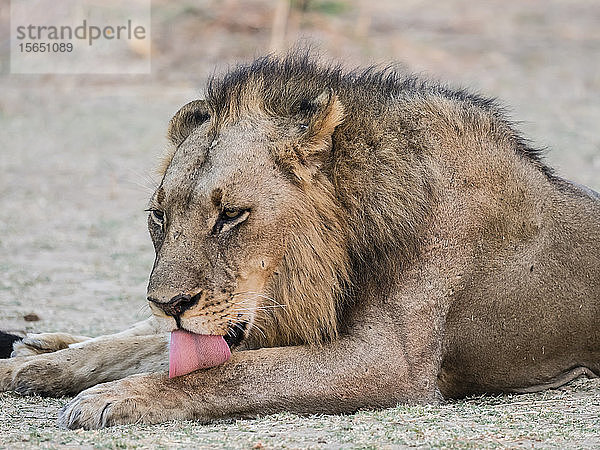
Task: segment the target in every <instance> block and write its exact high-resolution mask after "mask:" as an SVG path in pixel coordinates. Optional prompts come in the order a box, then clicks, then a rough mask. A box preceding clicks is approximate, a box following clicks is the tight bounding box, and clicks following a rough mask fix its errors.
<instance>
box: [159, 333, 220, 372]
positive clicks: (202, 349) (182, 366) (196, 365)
mask: <svg viewBox="0 0 600 450" xmlns="http://www.w3.org/2000/svg"><path fill="white" fill-rule="evenodd" d="M230 356H231V351H230V350H229V346H228V345H227V342H225V339H223V336H213V335H208V334H194V333H189V332H187V331H183V330H176V331H173V332H172V333H171V345H170V347H169V378H173V377H179V376H181V375H185V374H188V373H190V372H193V371H194V370H198V369H207V368H209V367H214V366H218V365H219V364H222V363H224V362H225V361H227V360H228V359H229V357H230Z"/></svg>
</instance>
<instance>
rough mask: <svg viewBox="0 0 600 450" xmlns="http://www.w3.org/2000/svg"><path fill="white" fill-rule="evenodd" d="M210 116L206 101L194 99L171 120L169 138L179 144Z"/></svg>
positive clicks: (174, 143) (176, 144)
mask: <svg viewBox="0 0 600 450" xmlns="http://www.w3.org/2000/svg"><path fill="white" fill-rule="evenodd" d="M209 118H210V114H209V113H208V108H207V106H206V101H204V100H194V101H191V102H189V103H188V104H186V105H184V106H183V107H182V108H181V109H180V110H179V111H177V112H176V113H175V115H174V116H173V118H172V119H171V121H170V122H169V129H168V131H167V137H168V139H169V140H170V141H171V142H172V143H173V145H175V146H179V145H180V144H181V143H182V142H183V141H185V139H186V138H187V137H188V136H189V135H190V133H191V132H192V130H193V129H194V128H196V127H197V126H199V125H201V124H202V123H204V122H206V121H207V120H208V119H209Z"/></svg>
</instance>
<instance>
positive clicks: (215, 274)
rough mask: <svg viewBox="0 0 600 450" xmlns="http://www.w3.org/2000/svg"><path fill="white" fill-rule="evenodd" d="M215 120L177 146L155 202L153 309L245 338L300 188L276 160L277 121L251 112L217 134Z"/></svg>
mask: <svg viewBox="0 0 600 450" xmlns="http://www.w3.org/2000/svg"><path fill="white" fill-rule="evenodd" d="M208 127H209V125H208V123H206V124H204V125H201V126H199V127H197V128H195V129H194V130H193V131H192V132H191V133H190V135H189V136H188V137H187V138H186V139H185V140H184V141H183V142H182V143H181V145H180V146H179V147H178V149H177V150H176V152H175V154H174V156H173V159H172V161H171V163H170V165H169V166H168V168H167V170H166V172H165V176H164V179H163V181H162V183H161V185H160V187H159V188H158V189H157V191H156V192H155V194H154V196H153V198H152V200H151V203H150V208H149V209H150V216H149V220H148V225H149V230H150V235H151V237H152V240H153V242H154V246H155V249H156V261H155V264H154V268H153V271H152V274H151V277H150V283H149V286H148V298H149V300H150V304H151V307H152V310H153V312H154V313H155V314H156V315H159V316H161V317H164V318H165V320H166V321H167V322H168V327H169V328H170V329H175V328H177V327H179V328H183V329H185V330H188V331H191V332H194V333H199V334H218V335H226V334H227V333H228V332H229V333H230V335H231V336H230V338H232V339H234V340H238V341H239V340H240V339H241V337H242V335H243V332H244V330H246V329H248V328H250V326H251V324H252V322H253V320H254V315H255V312H256V311H257V309H258V308H259V307H261V306H262V307H274V306H277V305H276V304H275V303H274V300H272V299H270V298H269V296H268V295H267V294H266V293H265V286H266V285H267V283H268V281H269V279H270V278H271V277H272V276H273V273H274V271H275V268H276V267H277V266H278V265H279V264H280V261H281V259H282V256H283V253H284V249H285V247H286V241H287V239H288V236H287V235H288V233H290V229H291V227H293V224H292V223H290V220H291V218H292V217H294V215H295V213H294V209H296V208H297V202H295V201H294V199H295V197H296V196H297V194H296V191H297V188H296V187H295V186H294V185H293V184H292V183H291V182H290V181H289V179H287V178H286V177H285V176H284V175H283V173H281V171H280V170H278V169H277V168H276V167H275V164H274V163H273V161H272V158H271V157H270V155H269V147H270V146H271V145H273V143H272V142H270V141H269V139H268V137H267V136H268V133H266V132H265V129H266V127H268V123H266V122H264V121H263V122H261V121H260V120H255V121H253V120H249V119H248V120H244V121H240V122H238V123H235V124H232V125H230V126H228V127H224V128H222V129H221V130H220V131H219V134H218V136H217V137H211V136H210V135H209V133H208Z"/></svg>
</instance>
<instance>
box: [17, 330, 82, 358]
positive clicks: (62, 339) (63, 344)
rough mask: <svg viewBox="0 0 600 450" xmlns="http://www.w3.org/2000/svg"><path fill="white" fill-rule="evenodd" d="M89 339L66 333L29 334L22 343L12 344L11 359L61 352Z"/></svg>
mask: <svg viewBox="0 0 600 450" xmlns="http://www.w3.org/2000/svg"><path fill="white" fill-rule="evenodd" d="M87 339H90V338H88V337H86V336H73V335H71V334H68V333H39V334H33V333H30V334H28V335H27V336H25V338H23V340H22V341H18V342H15V343H14V344H13V352H12V353H11V355H10V356H11V358H14V357H18V356H32V355H40V354H42V353H52V352H57V351H58V350H63V349H65V348H67V347H69V345H71V344H75V343H77V342H83V341H85V340H87Z"/></svg>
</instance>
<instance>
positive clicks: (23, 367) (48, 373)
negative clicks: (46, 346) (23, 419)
mask: <svg viewBox="0 0 600 450" xmlns="http://www.w3.org/2000/svg"><path fill="white" fill-rule="evenodd" d="M72 379H73V376H72V373H71V371H70V369H69V368H68V367H66V366H64V365H61V364H58V363H57V362H56V361H52V360H49V359H46V358H43V357H40V356H36V357H25V358H11V359H6V360H2V361H0V392H3V391H15V392H17V393H19V394H22V395H32V394H38V395H43V396H52V397H60V396H62V395H68V394H71V393H73V387H74V386H73V383H72Z"/></svg>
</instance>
